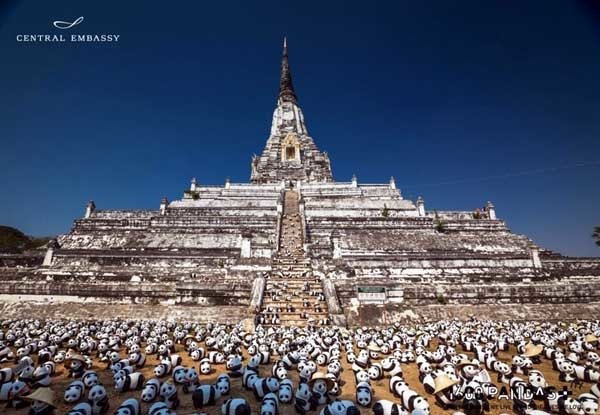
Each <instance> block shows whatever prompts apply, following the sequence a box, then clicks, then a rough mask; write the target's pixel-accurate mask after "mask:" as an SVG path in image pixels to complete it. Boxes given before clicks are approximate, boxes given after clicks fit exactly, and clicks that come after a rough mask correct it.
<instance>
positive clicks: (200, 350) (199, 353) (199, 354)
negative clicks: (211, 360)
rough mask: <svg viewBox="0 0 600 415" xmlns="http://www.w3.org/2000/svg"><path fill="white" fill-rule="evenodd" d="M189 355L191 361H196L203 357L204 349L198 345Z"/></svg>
mask: <svg viewBox="0 0 600 415" xmlns="http://www.w3.org/2000/svg"><path fill="white" fill-rule="evenodd" d="M189 355H190V357H191V358H192V360H193V361H195V362H198V361H199V360H201V359H204V355H205V353H204V349H203V348H202V347H199V348H197V349H195V350H192V351H191V352H190V353H189Z"/></svg>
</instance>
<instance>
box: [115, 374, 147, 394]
mask: <svg viewBox="0 0 600 415" xmlns="http://www.w3.org/2000/svg"><path fill="white" fill-rule="evenodd" d="M144 381H145V379H144V375H143V374H142V373H140V372H135V373H132V374H130V375H127V376H125V377H119V378H117V379H115V389H116V390H117V392H127V391H132V390H139V389H142V387H143V386H144Z"/></svg>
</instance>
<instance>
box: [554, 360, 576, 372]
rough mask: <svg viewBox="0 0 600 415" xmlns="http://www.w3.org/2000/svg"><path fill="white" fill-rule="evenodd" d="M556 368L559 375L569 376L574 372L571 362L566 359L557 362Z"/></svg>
mask: <svg viewBox="0 0 600 415" xmlns="http://www.w3.org/2000/svg"><path fill="white" fill-rule="evenodd" d="M557 367H558V370H559V371H560V372H561V373H566V374H571V373H573V372H574V371H575V366H574V365H573V362H571V361H569V360H566V359H565V360H562V361H560V362H558V365H557Z"/></svg>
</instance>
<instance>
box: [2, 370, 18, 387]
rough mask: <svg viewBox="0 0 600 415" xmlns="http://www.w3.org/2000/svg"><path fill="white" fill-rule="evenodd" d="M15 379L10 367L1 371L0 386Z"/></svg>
mask: <svg viewBox="0 0 600 415" xmlns="http://www.w3.org/2000/svg"><path fill="white" fill-rule="evenodd" d="M14 377H15V373H14V371H13V370H12V368H10V367H5V368H2V369H0V385H3V384H5V383H7V382H12V381H13V379H14Z"/></svg>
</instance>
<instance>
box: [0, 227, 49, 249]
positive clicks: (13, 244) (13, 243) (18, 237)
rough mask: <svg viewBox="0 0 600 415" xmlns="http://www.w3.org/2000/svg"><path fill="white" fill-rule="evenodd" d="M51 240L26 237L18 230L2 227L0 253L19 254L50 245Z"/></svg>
mask: <svg viewBox="0 0 600 415" xmlns="http://www.w3.org/2000/svg"><path fill="white" fill-rule="evenodd" d="M50 239H51V238H35V237H30V236H27V235H25V234H24V233H23V232H21V231H20V230H18V229H15V228H12V227H10V226H2V225H0V252H1V253H9V254H17V253H21V252H23V251H25V250H27V249H34V248H38V247H40V246H43V245H45V244H47V243H48V241H49V240H50Z"/></svg>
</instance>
